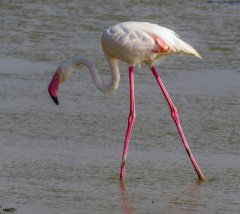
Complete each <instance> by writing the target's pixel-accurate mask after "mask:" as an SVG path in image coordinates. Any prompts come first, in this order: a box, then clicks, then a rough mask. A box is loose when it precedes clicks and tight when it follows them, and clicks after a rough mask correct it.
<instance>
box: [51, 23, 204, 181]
mask: <svg viewBox="0 0 240 214" xmlns="http://www.w3.org/2000/svg"><path fill="white" fill-rule="evenodd" d="M102 49H103V52H104V54H105V57H106V59H107V62H108V64H109V67H110V72H111V82H110V83H109V84H103V82H102V80H101V78H100V77H99V74H98V71H97V68H96V66H95V65H94V63H93V62H92V61H91V60H90V59H87V58H84V57H73V58H71V59H69V60H67V61H66V62H63V63H62V64H61V65H59V66H58V67H57V69H56V72H55V74H54V75H53V77H52V79H51V81H50V83H49V86H48V91H49V94H50V96H51V97H52V99H53V101H54V102H55V104H57V105H58V104H59V102H58V98H57V92H58V88H59V85H60V83H63V82H64V81H65V80H67V79H69V78H70V76H71V75H72V73H73V72H74V71H75V70H76V68H77V66H79V65H82V64H83V65H85V66H87V67H88V69H89V71H90V74H91V76H92V79H93V81H94V83H95V86H96V88H97V89H99V90H100V91H102V92H103V93H109V92H112V91H114V90H116V89H117V88H118V86H119V82H120V73H119V67H118V60H121V61H123V62H126V63H127V64H128V65H129V83H130V113H129V116H128V127H127V131H126V136H125V143H124V148H123V154H122V163H121V168H120V180H121V181H123V180H124V176H125V165H126V159H127V152H128V146H129V142H130V135H131V131H132V128H133V124H134V121H135V118H136V113H135V98H134V66H135V65H138V64H142V63H145V64H147V65H148V66H149V68H150V69H151V71H152V73H153V75H154V77H155V78H156V81H157V83H158V85H159V87H160V89H161V90H162V92H163V95H164V97H165V98H166V101H167V104H168V106H169V108H170V112H171V116H172V118H173V120H174V122H175V124H176V127H177V130H178V132H179V135H180V137H181V139H182V142H183V145H184V147H185V149H186V152H187V154H188V156H189V158H190V160H191V162H192V165H193V167H194V169H195V171H196V173H197V175H198V179H199V180H200V181H205V180H206V178H205V177H204V175H203V173H202V171H201V169H200V168H199V166H198V164H197V161H196V160H195V158H194V155H193V153H192V152H191V150H190V147H189V144H188V143H187V140H186V137H185V135H184V133H183V130H182V127H181V124H180V119H179V116H178V111H177V108H176V107H175V105H174V104H173V101H172V99H171V98H170V96H169V94H168V92H167V89H166V88H165V86H164V84H163V82H162V80H161V78H160V76H159V74H158V72H157V70H156V68H155V66H154V63H155V62H156V61H158V60H159V59H161V58H162V57H164V56H168V55H172V54H186V55H192V56H195V57H197V58H200V59H202V57H201V56H200V54H199V53H198V52H197V51H196V50H195V49H194V48H193V47H192V46H191V45H189V44H188V43H186V42H184V41H183V40H181V39H180V38H179V36H178V35H177V34H176V33H175V32H174V31H172V30H170V29H168V28H165V27H161V26H159V25H156V24H152V23H148V22H122V23H118V24H115V25H113V26H111V27H109V28H107V29H106V30H105V31H104V32H103V34H102Z"/></svg>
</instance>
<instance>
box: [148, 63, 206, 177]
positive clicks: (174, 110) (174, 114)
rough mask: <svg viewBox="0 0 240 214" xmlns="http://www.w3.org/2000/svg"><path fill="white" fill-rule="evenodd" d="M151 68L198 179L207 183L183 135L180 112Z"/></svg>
mask: <svg viewBox="0 0 240 214" xmlns="http://www.w3.org/2000/svg"><path fill="white" fill-rule="evenodd" d="M150 67H151V70H152V72H153V74H154V76H155V78H156V80H157V82H158V85H159V86H160V88H161V90H162V92H163V94H164V96H165V98H166V100H167V103H168V105H169V108H170V110H171V116H172V118H173V120H174V122H175V124H176V126H177V129H178V132H179V134H180V137H181V138H182V142H183V144H184V147H185V149H186V151H187V154H188V156H189V158H190V160H191V162H192V164H193V167H194V169H195V170H196V172H197V174H198V178H199V180H201V181H205V180H206V178H205V177H204V175H203V173H202V172H201V169H200V168H199V166H198V164H197V161H196V160H195V158H194V156H193V154H192V152H191V150H190V147H189V145H188V142H187V139H186V137H185V135H184V133H183V130H182V127H181V124H180V120H179V116H178V112H177V108H176V107H175V106H174V104H173V102H172V100H171V98H170V96H169V94H168V92H167V90H166V88H165V86H164V84H163V82H162V80H161V78H160V76H159V75H158V73H157V70H156V69H155V67H154V66H153V65H152V66H150Z"/></svg>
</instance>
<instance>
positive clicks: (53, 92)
mask: <svg viewBox="0 0 240 214" xmlns="http://www.w3.org/2000/svg"><path fill="white" fill-rule="evenodd" d="M59 85H60V71H59V70H57V71H56V73H55V74H54V75H53V77H52V80H51V81H50V83H49V85H48V92H49V95H50V96H51V97H52V99H53V101H54V103H55V104H56V105H58V104H59V102H58V98H57V91H58V88H59Z"/></svg>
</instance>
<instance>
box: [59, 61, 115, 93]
mask: <svg viewBox="0 0 240 214" xmlns="http://www.w3.org/2000/svg"><path fill="white" fill-rule="evenodd" d="M107 60H108V64H109V67H110V70H111V82H110V83H109V84H106V85H105V84H103V81H102V79H101V78H100V76H99V74H98V71H97V68H96V67H95V65H94V63H93V62H92V61H91V60H89V59H86V58H83V57H74V58H71V59H70V60H68V61H66V62H64V63H63V64H62V65H60V67H61V70H62V81H61V82H63V81H65V80H67V79H69V78H70V76H71V75H72V73H73V72H74V71H75V68H76V67H77V66H79V65H81V64H83V65H85V66H87V67H88V69H89V71H90V73H91V76H92V78H93V81H94V84H95V86H96V88H97V89H99V90H100V91H102V92H104V93H109V92H112V91H114V90H116V89H117V88H118V86H119V82H120V73H119V68H118V60H117V59H114V58H110V57H107Z"/></svg>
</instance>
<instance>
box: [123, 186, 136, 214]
mask: <svg viewBox="0 0 240 214" xmlns="http://www.w3.org/2000/svg"><path fill="white" fill-rule="evenodd" d="M120 188H121V189H120V190H121V199H122V206H123V211H124V214H133V213H134V212H133V211H134V209H133V208H132V207H131V203H130V200H129V196H128V193H127V190H126V185H125V182H124V181H121V182H120Z"/></svg>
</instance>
